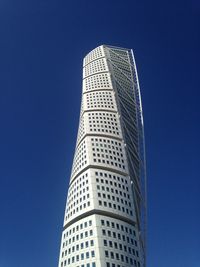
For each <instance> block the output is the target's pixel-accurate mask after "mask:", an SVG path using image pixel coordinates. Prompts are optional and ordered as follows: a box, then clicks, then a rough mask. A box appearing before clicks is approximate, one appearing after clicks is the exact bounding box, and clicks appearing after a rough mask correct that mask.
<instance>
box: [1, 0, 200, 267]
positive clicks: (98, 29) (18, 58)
mask: <svg viewBox="0 0 200 267" xmlns="http://www.w3.org/2000/svg"><path fill="white" fill-rule="evenodd" d="M199 17H200V4H199V1H197V0H190V1H188V0H185V1H178V0H175V1H170V0H168V1H158V0H157V1H156V0H152V1H135V0H132V1H131V0H130V1H129V0H124V1H118V0H115V1H114V0H112V1H109V0H107V1H105V0H102V1H96V0H93V1H92V0H87V1H86V0H79V1H78V0H73V1H67V0H40V1H38V0H18V1H14V0H1V1H0V125H1V128H0V165H1V166H0V267H55V266H57V261H58V254H59V246H60V238H61V230H62V223H63V215H64V207H65V200H66V193H67V187H68V180H69V176H70V170H71V164H72V158H73V151H74V146H75V141H76V133H77V127H78V118H79V106H80V97H81V75H82V59H83V57H84V56H85V55H86V53H88V52H89V51H90V50H91V49H93V48H95V47H96V46H98V45H101V44H110V45H117V46H124V47H128V48H133V49H134V53H135V57H136V63H137V67H138V73H139V79H140V85H141V91H142V100H143V109H144V119H145V133H146V150H147V174H148V261H147V262H148V265H147V266H148V267H185V266H189V267H199V266H200V230H199V229H200V227H199V226H200V214H199V212H200V205H199V204H200V196H199V188H200V181H199V179H200V171H199V170H200V162H199V151H200V123H199V119H200V108H199V99H200V92H199V84H200V82H199V62H200V53H199V47H200V37H199V28H200V27H199V26H200V20H199Z"/></svg>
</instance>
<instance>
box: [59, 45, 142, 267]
mask: <svg viewBox="0 0 200 267" xmlns="http://www.w3.org/2000/svg"><path fill="white" fill-rule="evenodd" d="M145 180H146V179H145V153H144V131H143V118H142V106H141V98H140V89H139V82H138V77H137V70H136V65H135V60H134V56H133V52H132V50H130V49H125V48H119V47H113V46H107V45H102V46H99V47H97V48H96V49H94V50H92V51H91V52H90V53H89V54H88V55H87V56H86V57H85V58H84V62H83V92H82V103H81V111H80V122H79V130H78V136H77V143H76V149H75V154H74V161H73V166H72V171H71V178H70V184H69V190H68V196H67V204H66V211H65V217H64V227H63V232H62V241H61V248H60V258H59V267H64V266H70V267H72V266H73V267H129V266H136V267H144V266H145V251H146V248H145V209H146V204H145V203H146V197H145V191H146V190H145V187H146V185H145Z"/></svg>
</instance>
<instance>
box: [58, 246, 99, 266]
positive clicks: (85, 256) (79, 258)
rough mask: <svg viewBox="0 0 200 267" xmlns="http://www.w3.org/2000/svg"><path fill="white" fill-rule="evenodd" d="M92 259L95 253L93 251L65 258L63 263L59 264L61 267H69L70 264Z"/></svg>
mask: <svg viewBox="0 0 200 267" xmlns="http://www.w3.org/2000/svg"><path fill="white" fill-rule="evenodd" d="M94 257H95V251H94V250H92V251H90V252H86V253H81V254H80V255H79V254H77V255H76V256H72V257H71V258H67V259H66V260H65V261H63V262H61V266H67V265H70V264H72V263H75V262H78V261H82V260H85V259H90V258H94ZM62 263H63V265H62Z"/></svg>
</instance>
